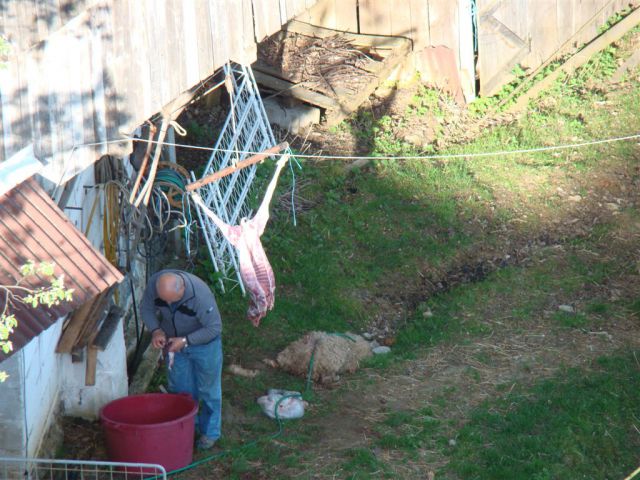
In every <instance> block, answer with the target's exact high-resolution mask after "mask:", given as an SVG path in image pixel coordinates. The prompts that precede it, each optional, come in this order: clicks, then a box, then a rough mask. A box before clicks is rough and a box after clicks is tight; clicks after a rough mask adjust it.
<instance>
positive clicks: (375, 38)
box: [282, 20, 411, 48]
mask: <svg viewBox="0 0 640 480" xmlns="http://www.w3.org/2000/svg"><path fill="white" fill-rule="evenodd" d="M282 29H283V30H285V31H287V32H292V33H298V34H300V35H306V36H307V37H316V38H328V37H333V36H334V35H343V36H344V37H345V38H346V39H348V40H349V41H350V42H351V43H353V44H354V45H359V46H362V47H375V48H397V47H399V46H401V45H402V43H404V42H406V41H407V40H408V41H409V42H411V40H410V39H409V38H407V37H398V36H390V35H368V34H364V33H346V32H341V31H339V30H332V29H330V28H324V27H317V26H315V25H311V24H310V23H304V22H299V21H298V20H292V21H291V22H289V23H287V24H286V25H285V26H284V27H282Z"/></svg>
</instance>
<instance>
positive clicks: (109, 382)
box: [60, 168, 128, 418]
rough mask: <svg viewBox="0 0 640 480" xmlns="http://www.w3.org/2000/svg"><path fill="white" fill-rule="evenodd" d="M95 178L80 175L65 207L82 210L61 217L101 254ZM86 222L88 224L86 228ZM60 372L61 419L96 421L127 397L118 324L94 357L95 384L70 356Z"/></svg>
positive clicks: (88, 171)
mask: <svg viewBox="0 0 640 480" xmlns="http://www.w3.org/2000/svg"><path fill="white" fill-rule="evenodd" d="M94 183H95V176H94V170H93V168H88V169H86V170H85V171H83V172H81V173H80V174H79V176H78V179H77V181H76V186H75V189H74V191H73V193H72V194H71V196H70V198H69V202H68V204H67V206H70V207H78V206H82V207H83V210H82V211H80V210H76V209H70V208H67V209H66V210H65V214H66V215H67V216H68V217H69V218H70V219H71V221H72V222H73V223H74V224H75V225H76V228H78V229H79V230H80V231H82V232H83V233H85V232H86V233H87V238H88V239H89V241H90V242H91V243H92V244H93V246H94V247H95V248H96V249H98V250H99V251H100V252H104V241H103V225H102V222H103V216H102V212H103V204H102V198H101V197H100V198H99V199H98V204H97V207H96V210H95V212H94V216H93V220H91V209H92V207H93V203H94V199H95V198H96V195H98V194H100V195H101V193H99V192H98V190H97V189H95V188H85V187H86V186H89V187H91V186H93V185H94ZM89 222H91V224H90V225H89ZM60 357H61V369H62V389H61V401H62V410H63V412H64V413H65V415H72V416H79V417H85V418H96V417H97V415H98V413H99V411H100V408H102V407H103V406H104V405H105V404H106V403H108V402H110V401H111V400H115V399H116V398H120V397H123V396H125V395H127V390H128V385H127V358H126V348H125V344H124V333H123V327H122V323H121V324H120V325H119V326H118V328H117V329H116V332H115V333H114V335H113V337H112V338H111V341H110V342H109V345H108V346H107V348H106V349H105V351H104V352H99V353H98V364H97V369H96V384H95V385H93V386H89V387H87V386H85V373H86V362H79V363H73V362H72V361H71V355H60Z"/></svg>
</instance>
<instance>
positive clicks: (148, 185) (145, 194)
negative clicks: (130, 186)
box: [133, 117, 170, 208]
mask: <svg viewBox="0 0 640 480" xmlns="http://www.w3.org/2000/svg"><path fill="white" fill-rule="evenodd" d="M169 121H170V120H169V119H168V118H165V117H163V118H162V123H161V124H160V133H159V134H158V142H157V143H156V150H155V152H154V153H153V160H152V161H151V167H149V176H148V177H147V181H146V182H145V184H144V186H143V187H142V188H141V189H140V194H139V195H138V198H137V199H136V201H135V202H133V206H134V207H136V208H137V207H139V206H140V202H144V205H145V206H146V205H148V204H149V198H150V197H151V190H153V181H154V180H155V179H156V171H157V170H158V162H159V161H160V155H161V154H162V142H164V137H165V135H166V134H167V129H168V128H169Z"/></svg>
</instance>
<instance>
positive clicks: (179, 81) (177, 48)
mask: <svg viewBox="0 0 640 480" xmlns="http://www.w3.org/2000/svg"><path fill="white" fill-rule="evenodd" d="M182 3H189V2H182V1H180V0H167V2H166V8H165V10H164V13H165V19H164V20H165V25H166V28H167V30H166V33H165V38H170V39H171V41H170V42H167V41H166V40H165V43H168V44H169V48H168V49H167V57H166V58H165V59H164V61H165V63H166V65H167V77H168V78H167V83H168V85H169V95H170V96H171V97H174V96H175V95H176V92H182V91H184V90H186V89H187V88H189V86H190V85H188V84H187V82H186V73H185V72H186V65H185V64H186V60H185V58H186V52H187V49H186V48H185V45H184V35H183V32H184V22H183V17H182V14H183V8H182ZM195 47H196V45H195V43H194V45H192V48H195ZM169 100H170V99H169ZM169 100H167V101H166V102H165V103H167V102H168V101H169Z"/></svg>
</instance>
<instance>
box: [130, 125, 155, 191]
mask: <svg viewBox="0 0 640 480" xmlns="http://www.w3.org/2000/svg"><path fill="white" fill-rule="evenodd" d="M150 125H151V126H150V127H149V143H147V149H146V151H145V152H144V157H143V158H142V163H141V164H140V171H139V172H138V176H137V177H136V183H134V184H133V188H132V189H131V195H130V196H129V203H133V202H134V201H135V199H136V193H137V192H138V187H140V182H141V181H142V177H143V176H144V171H145V170H146V169H147V163H149V156H150V155H151V148H152V147H153V142H152V140H153V137H155V136H156V131H157V130H158V129H157V128H156V126H155V125H154V124H153V123H151V124H150Z"/></svg>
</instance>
